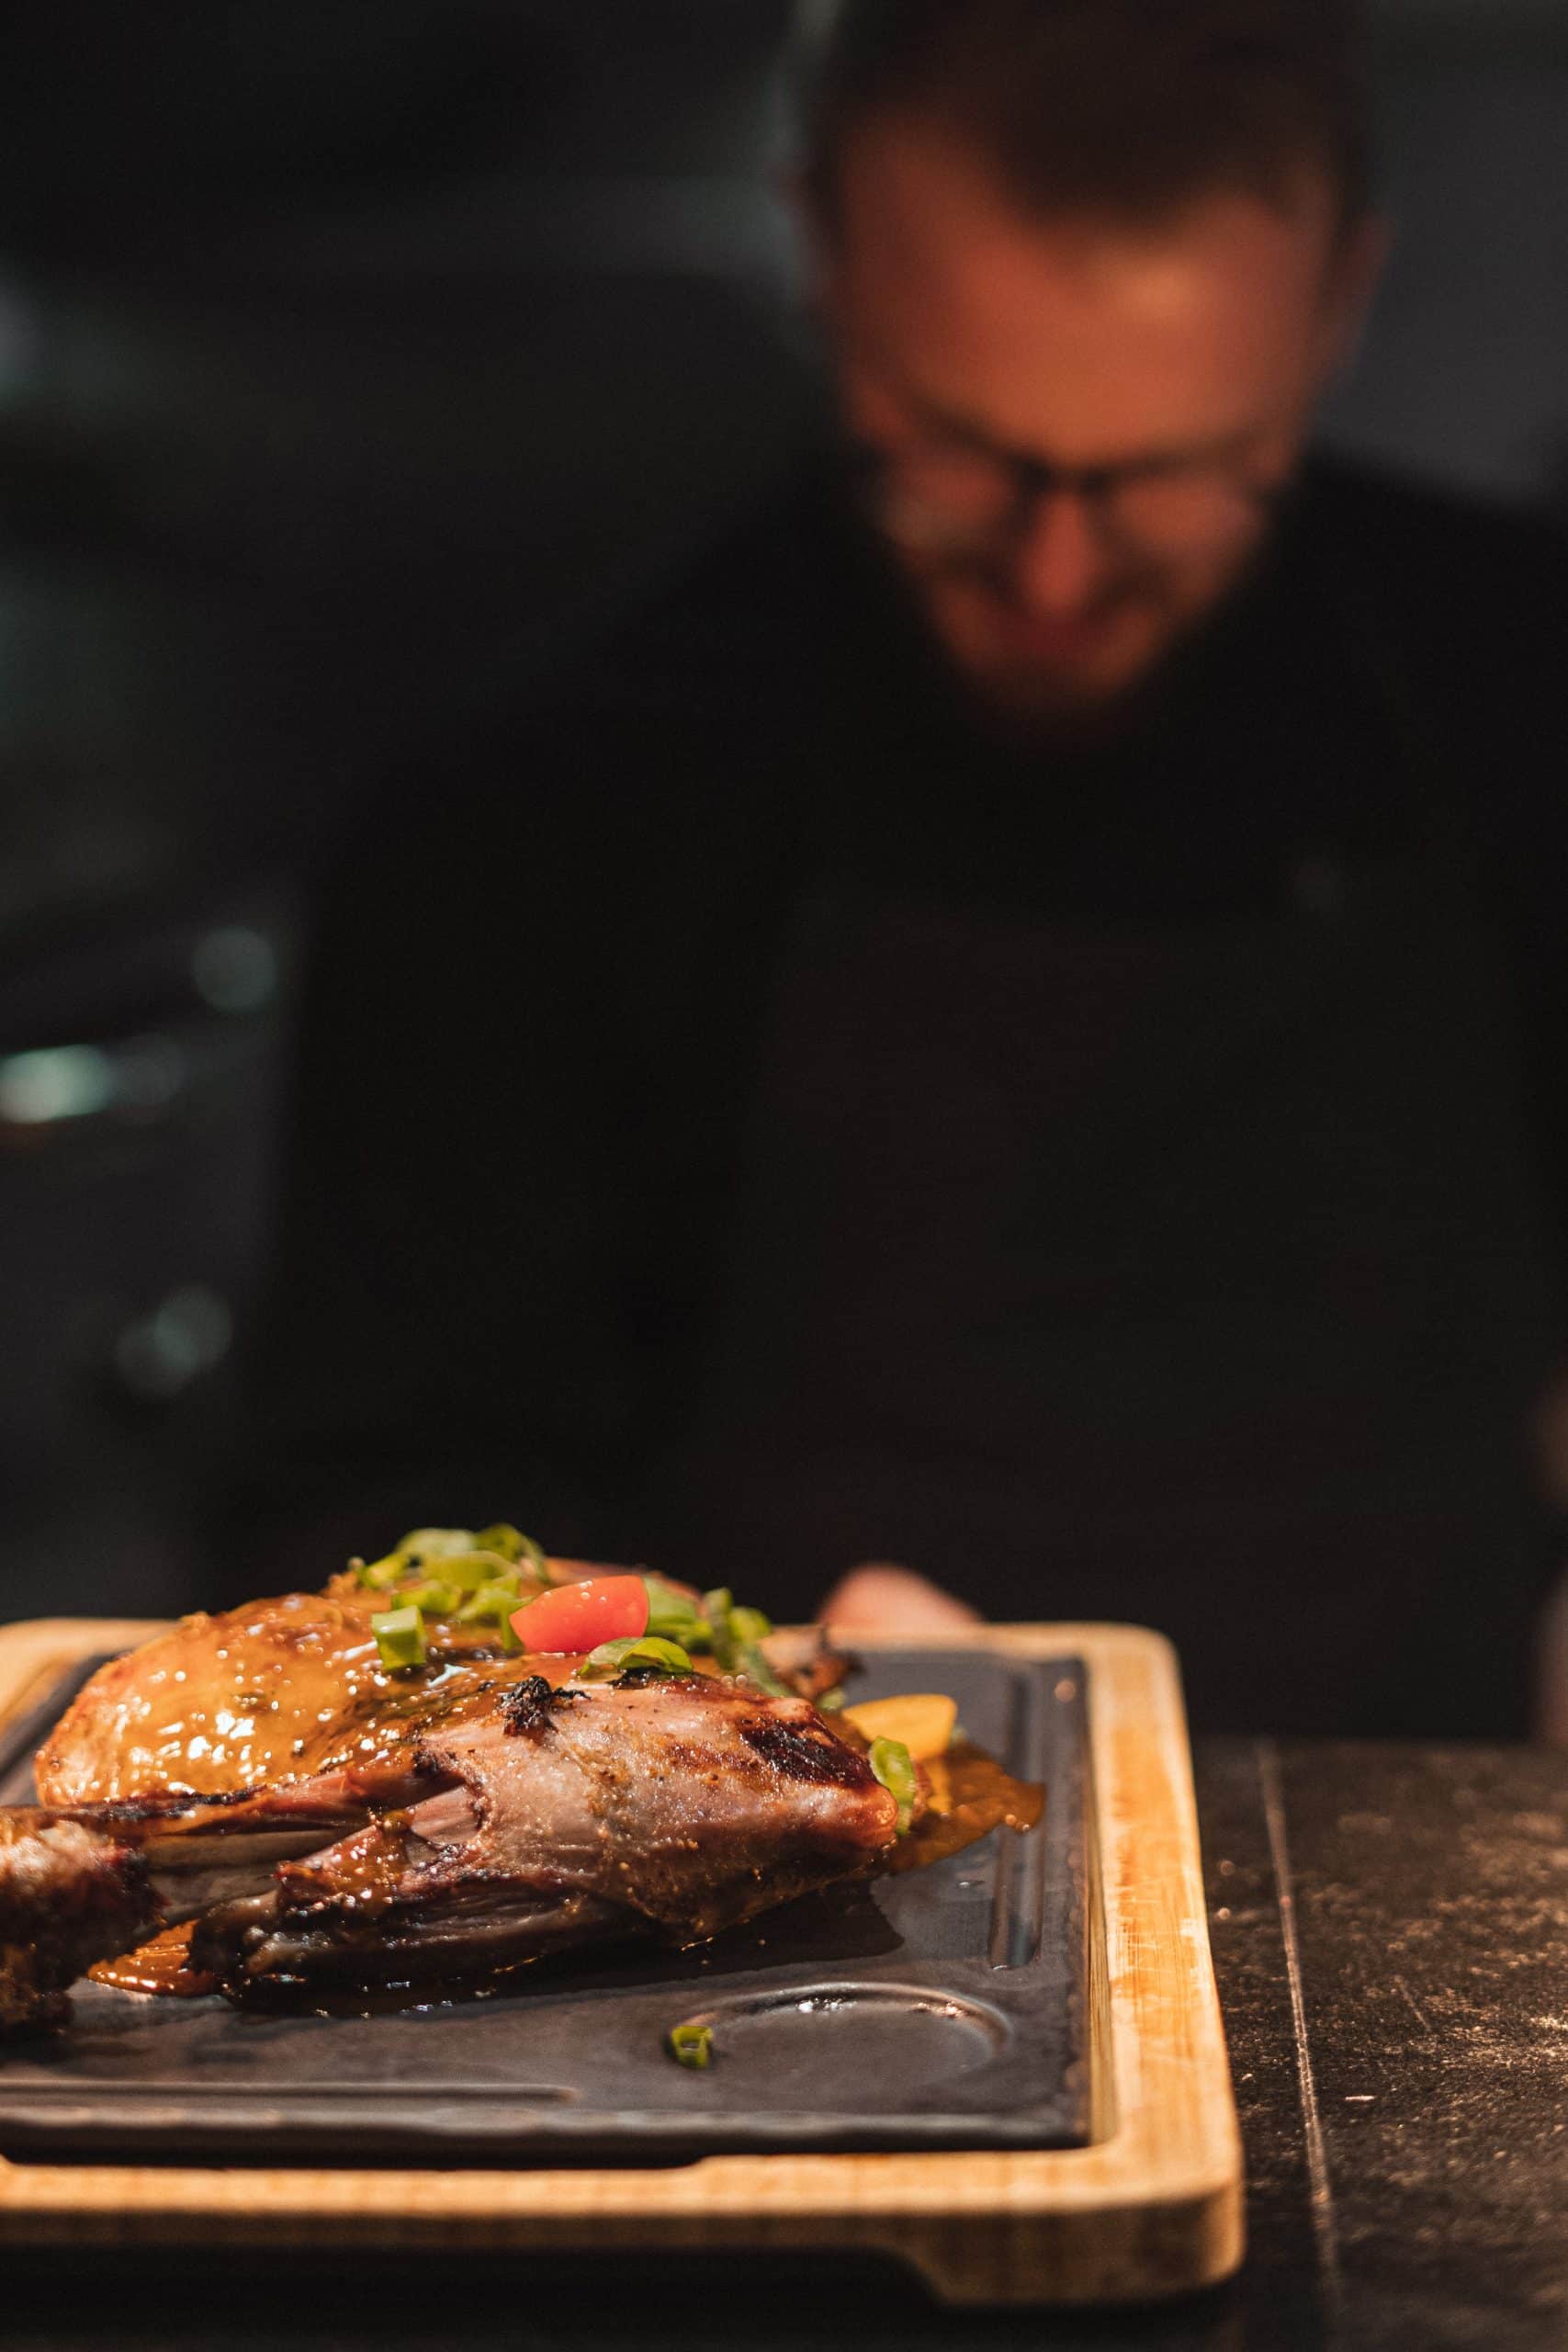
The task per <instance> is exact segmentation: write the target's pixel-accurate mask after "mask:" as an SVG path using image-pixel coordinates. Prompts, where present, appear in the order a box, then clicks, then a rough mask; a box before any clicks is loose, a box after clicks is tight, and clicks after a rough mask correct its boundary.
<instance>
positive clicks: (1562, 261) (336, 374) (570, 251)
mask: <svg viewBox="0 0 1568 2352" xmlns="http://www.w3.org/2000/svg"><path fill="white" fill-rule="evenodd" d="M808 13H809V10H808V9H800V10H797V9H795V7H793V6H790V5H788V0H377V5H376V6H373V7H367V6H360V5H343V4H342V0H339V4H338V5H333V0H318V4H317V5H314V6H308V7H307V6H297V5H292V0H288V4H287V5H286V0H170V5H149V6H144V7H138V8H136V9H124V8H120V7H116V6H109V5H107V0H106V5H102V6H92V5H85V0H50V4H49V5H48V6H34V7H31V8H28V9H26V10H19V11H12V12H10V13H9V14H8V15H7V16H6V18H5V20H4V29H0V1615H7V1616H8V1615H17V1614H26V1615H30V1614H36V1613H43V1612H46V1611H56V1610H64V1611H85V1610H92V1611H100V1610H106V1609H114V1610H128V1611H138V1612H142V1611H145V1612H148V1613H158V1612H162V1611H165V1610H167V1609H169V1608H171V1607H178V1606H183V1605H188V1604H191V1603H193V1602H195V1601H197V1600H222V1599H224V1598H230V1599H233V1598H238V1597H239V1596H238V1595H237V1594H233V1593H231V1592H230V1591H229V1589H228V1586H227V1584H226V1582H225V1579H224V1577H223V1572H222V1566H221V1563H220V1562H215V1561H212V1560H209V1558H208V1557H207V1556H206V1555H207V1548H208V1547H207V1545H206V1543H205V1541H204V1536H203V1527H204V1523H205V1514H206V1511H207V1508H208V1503H209V1498H210V1496H211V1494H212V1493H213V1492H214V1491H215V1490H216V1488H217V1487H218V1486H219V1485H220V1481H221V1477H222V1469H223V1463H224V1460H225V1454H226V1450H227V1449H228V1448H229V1446H230V1445H231V1442H232V1439H233V1433H234V1414H235V1403H234V1395H235V1390H234V1369H235V1363H236V1359H237V1356H238V1355H239V1353H240V1351H242V1350H243V1345H244V1340H245V1336H246V1333H247V1330H248V1329H249V1325H250V1317H251V1308H252V1302H253V1300H254V1294H255V1289H256V1284H257V1282H258V1278H259V1276H260V1275H261V1273H262V1272H263V1270H264V1269H265V1261H266V1250H267V1242H268V1233H269V1213H270V1200H271V1187H272V1182H273V1171H274V1167H275V1161H276V1146H277V1138H278V1134H279V1127H280V1101H281V1096H280V1084H281V1079H282V1073H283V1070H284V1068H285V1066H286V1057H287V1046H288V1027H289V1017H290V1008H291V1005H292V1002H293V1001H294V1000H293V983H294V979H295V977H296V975H297V973H298V970H299V957H300V952H301V945H302V942H303V941H304V939H305V937H306V936H307V934H308V930H309V922H310V907H311V902H312V889H313V884H314V880H315V877H316V876H317V875H318V874H319V872H320V871H321V862H322V859H323V857H324V855H325V854H326V851H327V849H328V848H329V846H330V844H331V842H332V841H333V837H334V835H335V834H336V833H337V832H338V831H339V830H340V829H341V827H342V826H343V824H344V821H345V820H346V819H347V818H348V816H349V815H350V814H351V813H352V810H353V809H354V806H355V801H356V798H357V797H358V796H359V795H360V794H362V793H363V792H364V791H365V790H366V789H367V786H368V785H369V784H370V783H371V781H372V780H373V779H374V778H375V776H376V775H377V774H378V771H379V770H380V769H381V768H382V767H383V766H384V764H385V763H387V762H388V760H389V758H390V757H392V756H393V755H394V754H396V755H397V756H399V757H406V756H407V755H408V754H409V753H410V752H413V753H416V754H417V753H420V752H424V751H430V752H439V750H440V748H441V746H442V744H443V743H444V742H445V741H448V740H450V739H452V738H454V737H460V736H461V735H462V734H464V733H466V732H467V730H468V727H469V726H470V725H471V724H472V723H473V721H474V720H475V719H477V718H479V717H481V716H482V714H483V712H484V711H485V709H486V708H487V707H488V706H490V705H491V703H492V702H494V701H496V700H498V699H499V698H500V697H501V696H502V695H507V696H511V695H515V693H516V692H517V689H518V685H519V682H520V681H522V682H526V681H527V680H528V679H529V678H531V677H535V676H537V677H540V678H543V677H544V676H545V675H547V673H548V670H549V666H550V664H551V662H552V661H553V660H555V659H556V658H558V655H559V652H560V651H561V650H562V649H563V647H565V646H566V645H569V644H570V643H571V642H573V641H575V640H576V639H578V638H580V637H581V635H582V634H583V633H584V632H587V631H591V630H592V629H593V628H596V627H598V626H600V625H602V623H603V622H604V620H605V619H607V618H608V617H610V616H613V615H615V614H617V613H619V612H621V611H624V610H626V608H627V607H628V606H630V605H633V604H635V601H636V599H637V596H638V594H640V593H641V592H642V590H643V588H644V587H645V585H647V584H648V583H650V582H654V581H656V580H657V579H658V578H659V577H660V574H661V573H662V572H663V571H665V570H666V569H668V568H669V567H670V566H671V564H672V563H673V562H674V561H675V560H677V559H678V557H679V556H680V554H681V552H682V549H684V548H687V547H689V546H692V545H694V543H695V542H696V541H698V540H699V539H700V538H701V537H702V536H703V535H704V534H705V533H707V532H710V531H712V530H714V529H716V527H717V526H718V525H719V524H720V522H721V521H722V520H723V518H724V517H725V515H727V514H728V513H729V512H730V511H731V510H732V509H733V507H734V506H735V505H736V503H738V502H739V501H741V500H743V499H744V498H745V497H746V495H747V493H748V492H749V490H750V488H751V487H752V486H753V485H757V484H760V483H761V482H762V481H764V480H765V479H766V478H767V476H768V475H769V474H770V472H771V471H773V469H775V468H776V467H777V466H778V465H779V464H780V463H781V462H782V461H783V459H784V458H785V456H786V455H787V453H788V451H789V449H790V448H791V447H792V445H793V443H794V442H795V440H796V439H797V438H798V436H799V435H800V434H801V433H802V432H803V431H804V430H805V429H806V423H807V418H808V416H809V413H810V394H809V383H808V378H807V373H806V371H805V368H804V365H803V356H802V346H801V341H800V337H799V335H798V333H797V332H796V330H795V328H794V326H793V324H792V314H791V309H790V249H789V242H788V236H787V232H786V229H785V225H784V220H783V217H782V214H781V212H780V210H779V209H778V207H777V205H776V204H775V202H774V201H773V197H772V194H771V188H770V180H771V175H772V173H773V170H774V168H775V167H776V165H777V163H778V161H779V158H780V154H781V152H782V124H783V107H782V99H781V74H780V62H781V57H782V55H783V52H784V48H785V45H786V43H787V41H788V39H789V37H790V34H791V30H792V27H794V26H795V24H796V21H797V19H798V18H803V17H805V16H806V15H807V14H808ZM1375 17H1376V25H1377V85H1378V94H1379V95H1378V105H1379V113H1380V117H1381V119H1382V130H1383V140H1384V150H1385V179H1386V183H1387V188H1388V195H1389V200H1390V203H1391V206H1392V208H1393V212H1394V215H1395V218H1396V221H1397V224H1398V228H1399V231H1400V242H1399V245H1398V249H1397V254H1396V257H1395V263H1394V267H1393V276H1392V279H1391V282H1390V285H1389V288H1388V289H1387V294H1386V297H1385V300H1384V302H1383V305H1382V310H1381V311H1380V314H1379V317H1378V319H1377V321H1376V322H1375V325H1374V328H1373V332H1372V334H1371V337H1370V340H1369V344H1368V347H1367V351H1366V353H1365V356H1364V361H1363V365H1362V367H1361V368H1360V370H1359V374H1358V376H1357V379H1356V380H1355V382H1354V383H1353V384H1352V385H1351V386H1350V387H1348V389H1347V390H1346V392H1345V393H1344V394H1343V395H1342V396H1341V397H1340V399H1339V400H1338V401H1337V403H1336V406H1335V410H1334V413H1333V414H1332V417H1331V419H1330V431H1331V434H1332V435H1333V436H1334V437H1336V438H1337V439H1338V440H1340V441H1341V442H1343V443H1346V444H1348V445H1350V446H1352V447H1356V448H1358V449H1359V450H1361V451H1363V452H1371V453H1372V454H1375V455H1377V456H1379V457H1382V458H1388V459H1391V460H1393V461H1396V462H1398V463H1400V464H1403V465H1405V466H1408V467H1412V468H1415V469H1418V470H1421V471H1424V472H1427V473H1428V474H1432V475H1435V476H1437V477H1438V478H1441V479H1444V480H1447V481H1453V482H1458V483H1461V484H1466V485H1470V486H1472V487H1475V488H1478V489H1481V490H1483V491H1487V492H1495V493H1497V494H1499V495H1503V496H1507V497H1511V498H1518V499H1525V500H1535V501H1544V502H1546V503H1549V504H1551V505H1552V506H1553V507H1555V509H1556V510H1557V511H1558V512H1559V513H1560V514H1562V515H1564V516H1565V518H1568V7H1564V6H1562V0H1380V5H1379V6H1377V8H1376V9H1375ZM518 886H519V888H520V889H521V888H522V887H523V878H522V877H518ZM492 912H493V914H494V916H495V918H496V919H497V920H505V919H506V917H507V910H506V908H505V905H504V903H502V902H500V901H492ZM394 936H395V939H396V941H397V944H398V946H399V949H400V952H403V953H409V952H413V953H417V947H418V910H417V908H415V909H407V908H405V909H402V910H389V943H390V942H391V940H392V939H393V938H394ZM410 1108H411V1116H416V1115H417V1105H411V1106H410ZM512 1507H513V1505H512V1503H510V1502H509V1504H508V1508H512ZM515 1507H516V1508H517V1509H519V1510H523V1509H525V1498H516V1500H515ZM332 1565H333V1563H323V1564H321V1566H322V1568H323V1570H324V1569H325V1568H326V1567H328V1566H332ZM303 1573H304V1571H303V1569H302V1574H303ZM307 1580H310V1581H313V1580H314V1570H311V1572H310V1577H308V1578H307Z"/></svg>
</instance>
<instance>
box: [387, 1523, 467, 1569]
mask: <svg viewBox="0 0 1568 2352" xmlns="http://www.w3.org/2000/svg"><path fill="white" fill-rule="evenodd" d="M474 1543H475V1537H474V1531H473V1529H472V1528H471V1527H416V1528H414V1529H413V1530H412V1532H410V1533H409V1534H407V1535H405V1536H403V1537H402V1538H401V1539H400V1542H399V1544H398V1550H399V1551H400V1553H401V1554H402V1555H403V1559H404V1561H405V1563H406V1565H407V1566H409V1567H411V1568H419V1567H423V1566H424V1563H425V1562H426V1560H450V1559H454V1558H456V1556H457V1554H458V1553H459V1552H471V1551H472V1550H473V1548H474Z"/></svg>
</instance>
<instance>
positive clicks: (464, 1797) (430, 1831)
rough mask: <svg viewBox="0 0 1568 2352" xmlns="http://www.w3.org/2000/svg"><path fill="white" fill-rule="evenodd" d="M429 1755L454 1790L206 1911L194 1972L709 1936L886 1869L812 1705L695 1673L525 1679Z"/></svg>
mask: <svg viewBox="0 0 1568 2352" xmlns="http://www.w3.org/2000/svg"><path fill="white" fill-rule="evenodd" d="M417 1752H418V1759H419V1763H420V1765H421V1767H422V1768H423V1770H426V1771H427V1772H429V1773H430V1774H431V1775H432V1777H433V1778H434V1779H437V1780H439V1781H443V1782H445V1784H446V1785H445V1786H444V1787H443V1788H442V1789H441V1790H440V1791H439V1792H438V1793H436V1794H434V1795H433V1796H431V1797H430V1798H429V1799H427V1800H426V1801H425V1802H424V1803H423V1804H419V1805H416V1806H414V1807H413V1808H412V1810H408V1811H400V1812H396V1813H394V1814H392V1815H386V1816H383V1817H381V1818H379V1819H378V1820H376V1821H375V1822H374V1823H372V1824H371V1825H370V1826H368V1827H367V1828H365V1829H362V1830H360V1831H358V1832H356V1833H355V1835H353V1836H351V1837H349V1838H344V1839H343V1840H342V1841H340V1842H339V1843H338V1844H336V1845H333V1846H331V1847H329V1848H328V1849H326V1850H325V1851H323V1852H320V1853H317V1854H313V1855H310V1856H309V1857H307V1858H306V1859H305V1860H299V1861H293V1862H285V1863H283V1864H282V1865H281V1866H280V1867H279V1869H278V1870H277V1871H276V1876H275V1883H274V1884H273V1886H272V1887H271V1888H270V1889H269V1890H268V1892H267V1893H266V1894H263V1895H259V1896H255V1897H253V1898H251V1899H249V1900H244V1901H241V1902H237V1903H234V1904H231V1905H226V1906H223V1907H220V1908H219V1909H217V1910H215V1911H212V1912H209V1914H208V1915H207V1917H205V1918H204V1919H203V1920H202V1921H201V1922H200V1923H199V1924H198V1926H197V1930H196V1935H195V1938H194V1939H193V1944H192V1958H193V1961H194V1962H196V1964H197V1966H198V1967H200V1968H203V1969H207V1970H210V1971H212V1972H213V1973H216V1974H217V1975H218V1976H219V1978H220V1980H221V1982H222V1983H223V1985H225V1987H226V1988H227V1989H228V1990H229V1991H230V1992H231V1994H233V1995H235V1996H239V1997H242V1998H243V1997H245V1996H254V1995H256V1994H257V1993H258V1992H265V1991H266V1990H269V1989H276V1988H277V1987H280V1986H288V1985H316V1984H332V1983H338V1984H342V1983H345V1982H347V1983H353V1984H375V1983H386V1982H389V1981H395V1982H430V1981H432V1980H434V1979H451V1978H453V1977H457V1978H464V1977H467V1978H473V1977H475V1976H478V1975H480V1974H486V1973H491V1972H493V1971H495V1970H496V1969H498V1968H503V1967H510V1966H515V1965H516V1964H518V1963H519V1962H524V1961H527V1960H532V1959H535V1958H536V1957H538V1956H539V1955H540V1954H541V1953H544V1952H546V1951H551V1950H555V1949H559V1948H561V1947H563V1946H566V1945H569V1944H581V1943H585V1942H603V1941H608V1940H616V1939H623V1938H626V1937H628V1936H637V1935H654V1936H658V1937H660V1938H662V1939H667V1940H671V1941H674V1942H679V1943H686V1942H694V1941H697V1940H699V1939H703V1938H705V1937H708V1936H712V1935H714V1934H716V1932H717V1931H718V1930H719V1929H720V1928H725V1927H728V1926H730V1925H732V1924H734V1923H735V1922H736V1921H739V1920H741V1919H745V1918H749V1917H751V1916H752V1915H753V1914H754V1913H756V1912H758V1911H761V1910H764V1909H767V1908H768V1907H770V1906H771V1905H774V1904H777V1903H782V1902H784V1901H787V1900H788V1899H789V1898H790V1897H791V1896H793V1895H796V1894H804V1893H806V1892H807V1891H808V1890H810V1889H812V1888H815V1887H820V1886H825V1885H828V1884H830V1883H832V1882H834V1881H835V1880H838V1879H842V1878H846V1877H851V1876H854V1875H857V1874H859V1873H861V1872H863V1871H867V1870H869V1869H871V1868H872V1867H873V1866H874V1864H875V1862H876V1860H878V1858H879V1857H881V1856H884V1855H886V1853H887V1852H888V1851H889V1849H891V1847H892V1845H893V1843H894V1839H895V1837H896V1834H897V1818H898V1807H897V1802H896V1801H895V1799H894V1798H893V1797H892V1796H891V1795H889V1793H888V1792H887V1791H886V1789H885V1788H884V1787H883V1786H882V1785H881V1783H880V1781H878V1780H877V1779H876V1778H875V1777H874V1774H873V1772H872V1770H871V1768H870V1766H869V1765H868V1763H867V1762H866V1760H865V1758H864V1757H863V1755H862V1754H861V1753H860V1752H859V1751H858V1750H857V1749H856V1748H855V1747H852V1746H851V1745H850V1744H849V1743H847V1742H846V1741H845V1740H842V1739H840V1737H839V1736H838V1735H837V1734H836V1733H835V1732H834V1731H833V1730H832V1729H831V1728H830V1726H829V1724H827V1723H826V1722H825V1721H824V1720H823V1718H822V1717H821V1716H820V1715H818V1713H816V1712H815V1711H814V1709H813V1708H812V1707H811V1706H810V1705H809V1704H808V1703H807V1702H806V1701H804V1700H801V1699H794V1698H789V1699H779V1698H770V1697H767V1696H764V1695H762V1694H761V1693H759V1692H758V1691H754V1690H752V1689H750V1688H749V1687H747V1686H746V1685H744V1684H741V1683H737V1682H725V1681H721V1680H717V1679H713V1678H710V1677H705V1676H701V1675H691V1676H681V1677H669V1676H657V1677H652V1678H649V1679H627V1680H624V1681H621V1682H618V1683H611V1684H605V1683H592V1684H581V1685H580V1684H569V1685H567V1686H565V1687H564V1688H560V1689H552V1688H551V1686H550V1684H549V1683H548V1682H547V1681H545V1680H544V1679H542V1678H540V1677H537V1676H524V1677H520V1678H518V1679H515V1680H513V1681H512V1682H511V1683H510V1684H508V1685H505V1686H504V1687H497V1688H492V1689H491V1690H490V1691H484V1692H480V1693H478V1694H476V1695H474V1696H471V1697H468V1698H466V1699H458V1700H456V1701H455V1702H453V1703H452V1704H451V1705H450V1706H449V1707H448V1708H447V1709H446V1712H445V1713H444V1715H443V1717H442V1719H441V1720H440V1722H439V1723H437V1724H432V1725H431V1726H430V1727H429V1728H428V1729H427V1730H426V1731H425V1733H424V1734H423V1736H422V1737H421V1739H420V1741H419V1745H418V1751H417Z"/></svg>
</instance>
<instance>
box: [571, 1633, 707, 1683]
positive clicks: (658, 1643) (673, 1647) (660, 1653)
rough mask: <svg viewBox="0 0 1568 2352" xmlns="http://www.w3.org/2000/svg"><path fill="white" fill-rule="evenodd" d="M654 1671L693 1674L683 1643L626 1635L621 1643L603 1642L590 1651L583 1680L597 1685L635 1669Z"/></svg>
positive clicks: (653, 1635)
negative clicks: (647, 1668)
mask: <svg viewBox="0 0 1568 2352" xmlns="http://www.w3.org/2000/svg"><path fill="white" fill-rule="evenodd" d="M639 1666H646V1667H651V1668H653V1669H654V1671H655V1672H656V1673H659V1674H690V1672H691V1670H692V1661H691V1659H690V1658H689V1657H687V1655H686V1653H685V1651H684V1650H683V1649H682V1647H681V1645H680V1643H679V1642H666V1641H663V1640H661V1639H660V1636H659V1635H658V1634H625V1635H623V1636H622V1638H621V1639H620V1640H619V1641H618V1642H601V1643H600V1645H599V1646H598V1648H597V1649H596V1650H590V1651H589V1653H588V1656H587V1657H585V1658H584V1660H583V1662H582V1668H581V1678H582V1679H583V1680H585V1681H588V1682H596V1681H599V1680H601V1679H603V1678H604V1677H605V1676H607V1675H612V1674H625V1673H626V1672H627V1671H628V1669H629V1668H633V1667H639Z"/></svg>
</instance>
